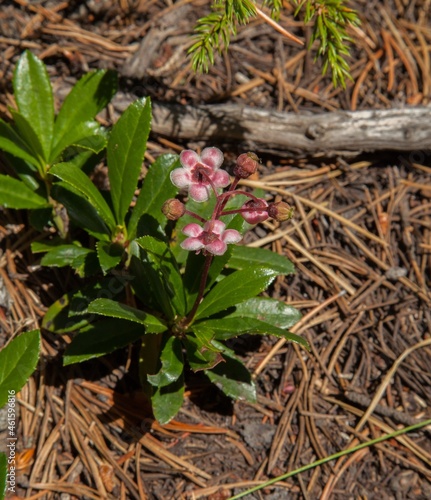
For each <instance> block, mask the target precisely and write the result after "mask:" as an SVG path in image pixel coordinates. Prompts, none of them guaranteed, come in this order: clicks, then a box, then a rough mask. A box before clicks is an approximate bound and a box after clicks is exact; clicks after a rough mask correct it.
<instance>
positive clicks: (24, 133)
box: [10, 109, 46, 172]
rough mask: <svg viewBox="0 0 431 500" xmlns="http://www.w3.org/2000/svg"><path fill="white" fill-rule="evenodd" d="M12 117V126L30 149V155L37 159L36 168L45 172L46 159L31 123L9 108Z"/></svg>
mask: <svg viewBox="0 0 431 500" xmlns="http://www.w3.org/2000/svg"><path fill="white" fill-rule="evenodd" d="M10 112H11V114H12V117H13V119H14V127H15V129H16V132H17V133H19V135H20V137H21V138H22V140H23V141H24V142H25V144H26V145H27V148H28V149H29V150H30V152H31V155H32V156H33V157H34V158H36V159H37V160H38V163H37V165H38V168H39V170H40V171H42V169H43V172H45V164H46V160H45V159H44V151H43V148H42V144H41V142H40V139H39V137H38V136H37V133H36V131H35V130H34V128H33V125H32V123H30V122H29V121H28V120H27V119H26V118H25V117H24V116H23V115H22V114H21V113H19V112H18V111H16V110H14V109H11V110H10Z"/></svg>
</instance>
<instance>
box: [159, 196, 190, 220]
mask: <svg viewBox="0 0 431 500" xmlns="http://www.w3.org/2000/svg"><path fill="white" fill-rule="evenodd" d="M185 211H186V207H185V205H184V203H181V201H180V200H177V199H176V198H170V199H169V200H166V201H165V203H163V206H162V212H163V214H164V215H166V217H167V218H168V219H169V220H178V219H179V218H180V217H182V216H183V215H184V213H185Z"/></svg>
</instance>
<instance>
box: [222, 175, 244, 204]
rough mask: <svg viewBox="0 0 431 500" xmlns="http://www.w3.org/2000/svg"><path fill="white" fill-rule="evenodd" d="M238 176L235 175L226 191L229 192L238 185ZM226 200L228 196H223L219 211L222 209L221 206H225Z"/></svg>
mask: <svg viewBox="0 0 431 500" xmlns="http://www.w3.org/2000/svg"><path fill="white" fill-rule="evenodd" d="M239 180H240V178H239V177H235V179H234V180H233V181H232V184H231V185H230V186H229V189H228V190H227V193H231V192H232V191H234V190H235V188H236V187H237V185H238V182H239ZM227 202H228V198H225V199H224V201H223V203H222V204H221V207H220V212H221V211H222V210H223V208H224V207H225V206H226V203H227Z"/></svg>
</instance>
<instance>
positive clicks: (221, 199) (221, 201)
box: [212, 189, 260, 220]
mask: <svg viewBox="0 0 431 500" xmlns="http://www.w3.org/2000/svg"><path fill="white" fill-rule="evenodd" d="M237 194H243V195H244V196H247V197H248V198H251V199H252V200H253V201H256V202H258V201H259V199H260V198H258V197H257V196H254V194H251V193H247V191H242V190H241V189H237V190H236V191H227V192H225V193H222V194H220V195H218V196H217V203H216V206H215V208H214V212H213V215H212V220H215V219H218V218H219V217H220V216H221V215H222V210H223V208H224V207H225V206H226V203H227V201H228V199H229V198H230V197H231V196H236V195H237ZM244 211H245V212H250V208H249V209H247V210H244ZM228 213H239V212H230V211H229V212H225V213H223V215H227V214H228Z"/></svg>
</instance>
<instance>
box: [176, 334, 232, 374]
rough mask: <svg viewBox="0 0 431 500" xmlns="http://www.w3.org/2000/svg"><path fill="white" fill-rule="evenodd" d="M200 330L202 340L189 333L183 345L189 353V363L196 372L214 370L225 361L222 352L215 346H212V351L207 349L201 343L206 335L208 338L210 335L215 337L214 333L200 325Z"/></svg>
mask: <svg viewBox="0 0 431 500" xmlns="http://www.w3.org/2000/svg"><path fill="white" fill-rule="evenodd" d="M198 328H199V329H200V333H199V335H200V337H201V339H198V338H197V337H196V336H195V335H194V332H193V333H192V332H189V333H187V336H186V338H185V339H183V344H184V347H185V348H186V352H187V361H188V363H189V365H190V368H191V369H192V370H193V371H195V372H197V371H201V370H207V369H209V368H213V367H214V366H216V365H217V364H218V363H220V362H222V361H223V357H222V356H221V354H220V350H218V349H216V348H215V347H214V346H211V350H210V349H207V348H206V347H205V345H203V344H202V342H201V340H202V337H203V336H204V335H205V336H206V337H207V338H208V337H209V335H211V337H213V336H214V331H212V330H210V328H208V327H207V326H204V325H202V326H201V325H199V327H198Z"/></svg>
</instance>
